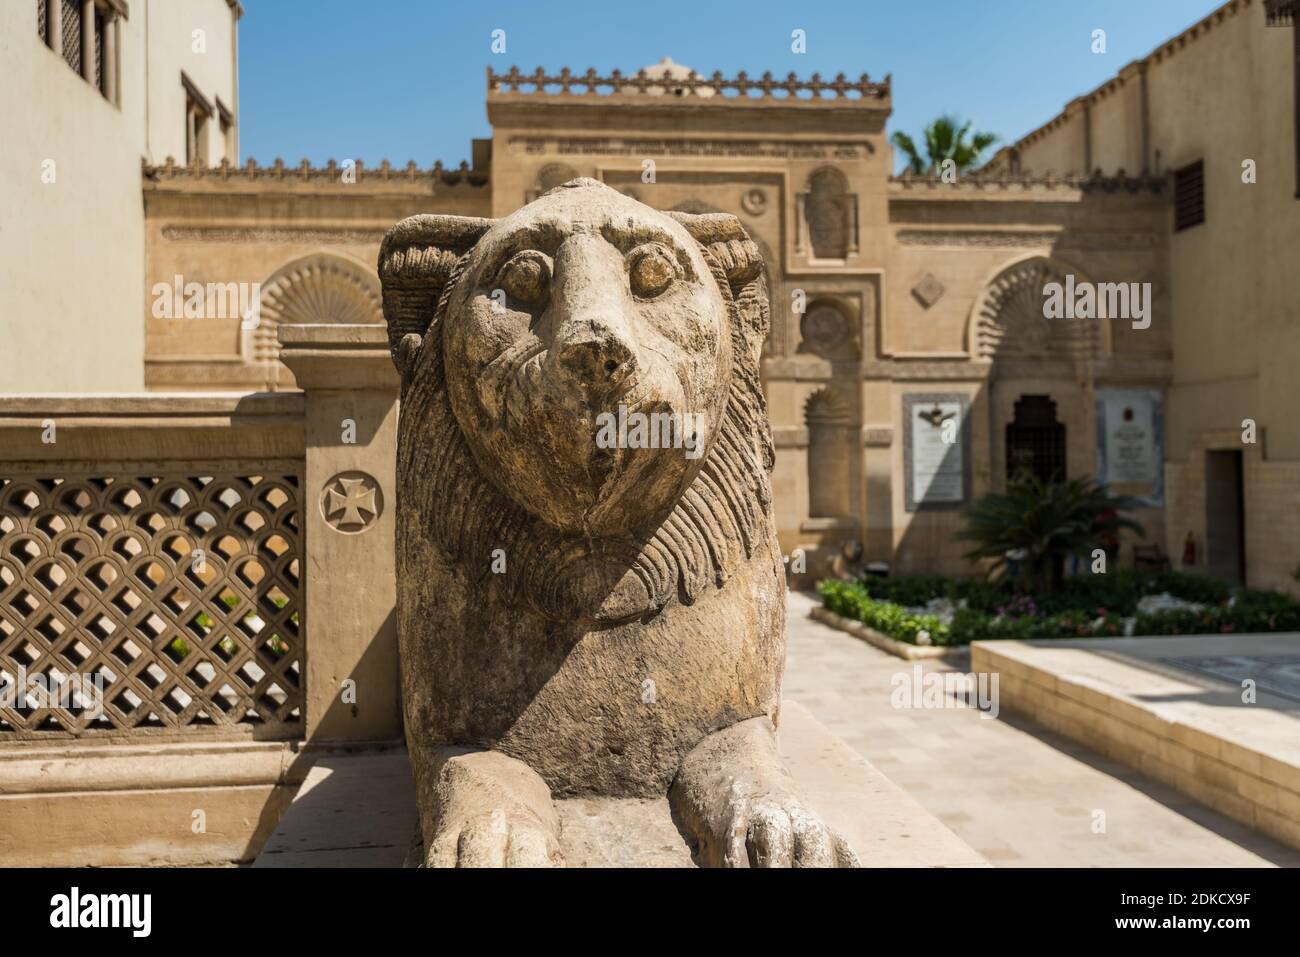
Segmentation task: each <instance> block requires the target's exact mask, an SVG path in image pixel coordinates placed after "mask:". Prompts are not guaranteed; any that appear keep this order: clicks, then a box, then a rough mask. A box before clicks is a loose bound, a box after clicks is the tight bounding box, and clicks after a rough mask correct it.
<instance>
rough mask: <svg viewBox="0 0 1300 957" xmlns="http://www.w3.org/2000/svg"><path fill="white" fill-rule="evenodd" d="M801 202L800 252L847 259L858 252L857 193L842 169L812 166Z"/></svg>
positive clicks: (819, 256) (811, 255)
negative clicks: (814, 167)
mask: <svg viewBox="0 0 1300 957" xmlns="http://www.w3.org/2000/svg"><path fill="white" fill-rule="evenodd" d="M798 204H799V214H800V215H799V219H800V220H801V221H802V223H801V228H800V230H799V232H798V234H797V235H796V237H795V245H796V247H797V248H798V249H799V250H800V251H801V252H807V253H808V254H809V256H810V257H811V258H812V259H827V260H843V259H847V258H848V256H849V255H850V254H851V253H855V252H857V249H858V197H857V196H856V195H855V194H853V193H850V192H849V181H848V177H846V176H845V175H844V173H843V172H842V171H841V170H839V169H836V168H835V167H834V166H822V167H819V168H818V169H816V170H813V172H812V173H811V174H810V175H809V177H808V184H807V187H806V189H805V191H804V192H803V193H801V194H800V195H799V197H798ZM805 236H806V240H805Z"/></svg>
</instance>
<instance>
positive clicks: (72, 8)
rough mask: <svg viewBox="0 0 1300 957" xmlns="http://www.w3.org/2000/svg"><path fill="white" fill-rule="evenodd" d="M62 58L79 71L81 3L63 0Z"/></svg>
mask: <svg viewBox="0 0 1300 957" xmlns="http://www.w3.org/2000/svg"><path fill="white" fill-rule="evenodd" d="M63 59H64V60H66V61H67V63H68V66H70V67H72V68H73V69H74V70H76V71H77V72H78V73H80V72H81V3H80V2H79V0H63Z"/></svg>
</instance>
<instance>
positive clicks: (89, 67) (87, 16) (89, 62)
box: [81, 0, 95, 83]
mask: <svg viewBox="0 0 1300 957" xmlns="http://www.w3.org/2000/svg"><path fill="white" fill-rule="evenodd" d="M81 75H82V76H83V77H84V78H85V79H86V80H87V82H90V83H94V82H95V0H81Z"/></svg>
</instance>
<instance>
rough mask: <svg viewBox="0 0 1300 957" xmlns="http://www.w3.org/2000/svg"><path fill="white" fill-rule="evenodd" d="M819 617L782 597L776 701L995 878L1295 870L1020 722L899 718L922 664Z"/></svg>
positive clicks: (1189, 805) (1297, 858)
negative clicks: (916, 807) (880, 775)
mask: <svg viewBox="0 0 1300 957" xmlns="http://www.w3.org/2000/svg"><path fill="white" fill-rule="evenodd" d="M813 604H814V599H813V598H812V597H810V596H808V595H803V594H798V593H792V594H791V595H790V602H789V626H788V632H789V648H788V658H787V664H786V675H785V687H784V694H785V695H786V696H787V697H789V698H792V699H794V700H796V701H798V702H800V703H801V704H803V705H804V706H805V707H806V708H808V710H809V711H811V712H812V713H813V715H814V716H815V717H816V718H817V719H818V720H819V721H821V722H822V723H823V724H825V725H826V726H827V727H828V728H830V729H831V730H832V731H834V732H835V733H836V734H838V735H839V736H840V737H841V738H843V739H844V740H845V741H846V742H847V743H848V744H849V745H850V746H851V747H853V748H854V749H855V750H857V751H858V753H859V754H861V755H862V756H863V757H865V758H866V759H867V760H869V761H870V762H872V763H873V764H874V765H875V766H876V767H877V768H879V769H880V770H881V771H882V772H884V774H886V775H887V776H888V777H889V778H890V779H892V780H893V781H894V783H895V784H897V785H898V786H899V787H901V788H903V790H905V791H907V792H908V793H909V794H910V795H911V796H912V797H913V798H915V799H916V800H917V801H918V802H920V803H921V804H922V805H923V806H924V807H925V808H926V809H928V810H929V811H930V812H931V813H932V814H934V815H936V816H937V817H938V818H939V819H940V820H942V821H943V822H944V823H945V824H947V825H948V826H949V827H950V828H952V829H953V830H954V831H955V832H956V833H957V834H958V836H960V837H961V838H962V839H963V840H965V841H966V843H968V844H969V845H971V846H972V847H973V848H975V850H977V851H979V852H980V853H981V854H983V855H984V856H985V857H986V858H987V859H988V860H989V862H990V863H992V864H994V865H995V866H999V867H1061V866H1069V867H1107V866H1109V867H1214V866H1234V867H1252V866H1254V867H1269V866H1278V865H1281V866H1289V867H1297V866H1300V852H1297V851H1294V850H1291V849H1290V848H1288V847H1286V846H1284V845H1282V844H1279V843H1277V842H1275V841H1273V840H1271V839H1269V838H1267V837H1264V836H1263V835H1261V834H1259V833H1258V832H1256V831H1254V830H1252V829H1251V828H1248V827H1246V826H1244V825H1242V824H1238V823H1237V822H1235V821H1233V820H1232V819H1230V818H1227V817H1224V816H1223V815H1221V814H1217V813H1215V812H1214V811H1210V810H1209V809H1207V808H1205V807H1203V806H1202V805H1200V804H1197V803H1196V802H1195V801H1192V800H1191V799H1190V798H1187V797H1184V796H1183V795H1181V794H1179V793H1178V792H1177V791H1175V790H1173V789H1172V788H1168V787H1165V786H1164V785H1162V784H1158V783H1157V782H1154V781H1151V780H1148V779H1147V778H1144V777H1143V776H1142V775H1140V774H1137V773H1136V772H1134V771H1131V770H1129V769H1128V768H1125V767H1124V766H1122V765H1119V764H1116V763H1115V762H1113V761H1109V760H1107V759H1106V758H1104V757H1102V756H1100V755H1097V754H1094V753H1093V752H1092V751H1090V750H1088V749H1087V748H1085V747H1083V746H1082V745H1079V744H1075V743H1074V742H1072V741H1070V740H1068V739H1066V738H1063V737H1060V736H1059V735H1056V734H1053V733H1052V732H1050V731H1047V730H1046V729H1043V728H1039V727H1037V726H1036V725H1034V724H1032V723H1030V722H1028V721H1025V720H1023V719H1021V718H1019V717H1017V716H1015V715H1009V714H1007V715H999V716H998V717H997V718H995V719H989V718H985V717H982V716H981V715H980V714H979V713H978V712H976V711H974V710H970V709H964V708H943V709H915V710H897V709H895V708H893V707H892V706H891V704H890V693H891V691H892V690H893V688H892V685H891V680H892V679H893V677H894V675H896V674H899V673H900V672H901V673H903V674H907V675H910V674H911V671H912V668H913V667H914V665H915V664H916V663H915V662H908V661H903V660H902V659H900V658H895V657H893V656H892V655H888V654H886V653H885V652H883V651H880V650H878V649H876V648H873V647H871V646H870V645H868V644H867V643H866V642H863V641H860V640H858V639H857V638H854V637H853V636H851V635H848V634H845V633H844V632H841V631H836V630H835V629H833V628H828V627H827V626H825V625H822V624H820V623H819V622H815V621H812V620H811V619H809V618H808V617H807V616H808V610H809V609H810V608H812V607H813ZM967 667H968V666H967V665H964V664H962V665H960V669H961V670H966V668H967ZM924 668H925V670H926V671H927V672H928V671H931V670H943V669H944V668H945V665H943V664H942V663H938V662H935V661H927V662H925V663H924ZM1097 812H1103V813H1104V824H1105V831H1104V833H1094V820H1096V819H1098V818H1097Z"/></svg>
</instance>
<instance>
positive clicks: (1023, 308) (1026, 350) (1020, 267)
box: [966, 256, 1109, 362]
mask: <svg viewBox="0 0 1300 957" xmlns="http://www.w3.org/2000/svg"><path fill="white" fill-rule="evenodd" d="M1070 277H1073V278H1072V279H1071V278H1070ZM1085 282H1089V280H1088V279H1087V277H1086V276H1084V275H1083V273H1082V272H1080V271H1079V270H1078V269H1076V268H1075V267H1074V266H1072V265H1070V264H1069V263H1065V262H1061V261H1060V260H1057V259H1053V258H1050V257H1048V256H1028V257H1025V258H1023V259H1019V260H1017V261H1015V262H1013V263H1011V264H1009V265H1006V266H1003V267H1002V268H1001V269H1000V270H999V271H998V272H997V273H996V274H995V275H994V276H992V277H991V278H990V279H989V280H988V282H986V283H985V285H984V288H983V290H982V291H981V292H980V295H979V296H978V297H977V298H976V300H975V304H974V306H973V308H972V309H971V316H970V322H969V325H968V327H967V333H966V343H967V349H968V350H969V352H970V354H971V356H972V358H975V359H983V360H985V361H992V362H997V361H1000V360H1015V359H1059V360H1065V361H1069V362H1086V361H1088V360H1089V359H1096V358H1100V357H1101V356H1103V355H1105V354H1106V353H1107V352H1108V351H1109V334H1108V330H1107V325H1108V323H1107V322H1106V320H1104V319H1048V318H1047V317H1046V316H1045V315H1044V310H1043V304H1044V301H1045V294H1044V289H1045V287H1046V286H1047V285H1048V284H1049V283H1059V284H1061V286H1062V287H1063V288H1064V287H1065V286H1066V285H1067V283H1069V284H1071V285H1072V286H1078V284H1080V283H1085Z"/></svg>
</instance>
